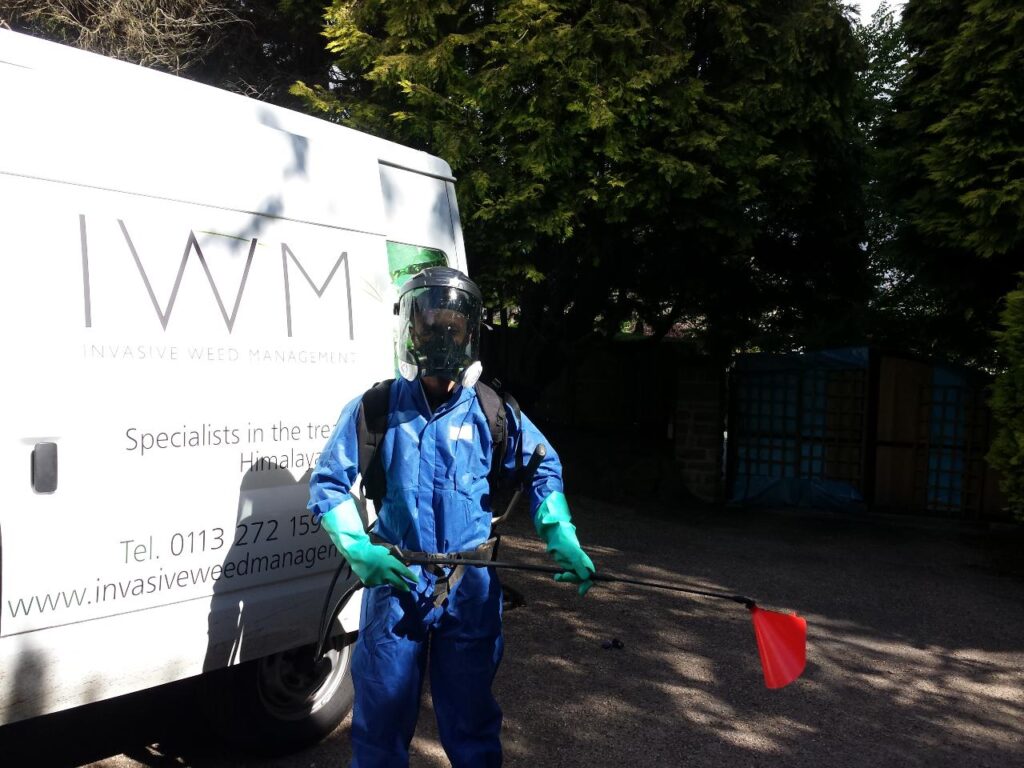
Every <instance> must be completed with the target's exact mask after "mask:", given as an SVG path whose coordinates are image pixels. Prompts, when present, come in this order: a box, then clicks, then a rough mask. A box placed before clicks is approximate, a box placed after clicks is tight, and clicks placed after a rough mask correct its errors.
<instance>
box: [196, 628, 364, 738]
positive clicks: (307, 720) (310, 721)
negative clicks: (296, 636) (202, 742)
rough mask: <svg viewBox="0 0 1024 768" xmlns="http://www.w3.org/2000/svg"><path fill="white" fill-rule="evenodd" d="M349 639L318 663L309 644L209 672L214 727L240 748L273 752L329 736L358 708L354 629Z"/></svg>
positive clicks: (206, 704)
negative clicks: (355, 703)
mask: <svg viewBox="0 0 1024 768" xmlns="http://www.w3.org/2000/svg"><path fill="white" fill-rule="evenodd" d="M347 639H348V640H349V642H346V643H344V644H342V643H336V644H335V646H336V647H335V648H332V649H330V650H328V651H327V653H326V654H325V655H324V657H323V658H322V659H320V661H319V662H316V663H314V661H313V646H311V645H306V646H302V647H301V648H295V649H293V650H290V651H284V652H282V653H275V654H272V655H270V656H265V657H264V658H262V659H256V660H255V661H250V662H246V663H245V664H241V665H239V666H237V667H229V668H227V669H223V670H219V671H218V672H215V673H213V674H208V675H204V685H203V686H202V687H201V694H202V699H203V701H202V707H203V709H204V710H205V712H206V715H207V717H208V719H209V720H210V722H211V724H212V725H213V727H214V729H215V730H216V731H217V732H218V734H219V735H220V736H221V737H222V738H224V740H225V741H227V742H229V743H230V744H232V745H233V746H236V747H238V748H239V749H242V750H245V751H247V752H255V753H259V754H267V755H280V754H285V753H288V752H294V751H296V750H299V749H302V748H304V747H308V746H311V745H313V744H315V743H317V742H318V741H320V740H321V739H323V738H324V737H325V736H327V735H328V734H329V733H331V732H332V731H333V730H334V729H335V728H337V727H338V725H339V724H340V723H341V721H342V720H344V719H345V717H346V715H348V713H349V711H350V710H351V709H352V701H353V698H354V696H355V694H354V692H353V689H352V674H351V672H352V648H353V644H352V640H353V639H354V635H353V636H352V637H350V638H347ZM337 646H340V647H337Z"/></svg>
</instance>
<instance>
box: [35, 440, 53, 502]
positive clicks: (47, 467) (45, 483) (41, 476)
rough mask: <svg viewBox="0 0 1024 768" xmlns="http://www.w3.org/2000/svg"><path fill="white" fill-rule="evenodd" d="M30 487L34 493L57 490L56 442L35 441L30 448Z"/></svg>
mask: <svg viewBox="0 0 1024 768" xmlns="http://www.w3.org/2000/svg"><path fill="white" fill-rule="evenodd" d="M32 489H33V490H34V491H35V492H36V493H53V492H54V491H56V490H57V444H56V443H36V447H35V448H33V449H32Z"/></svg>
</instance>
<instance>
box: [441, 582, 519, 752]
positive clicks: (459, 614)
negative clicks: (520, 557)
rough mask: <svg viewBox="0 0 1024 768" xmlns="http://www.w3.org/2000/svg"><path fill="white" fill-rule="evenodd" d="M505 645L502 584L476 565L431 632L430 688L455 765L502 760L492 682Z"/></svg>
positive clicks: (446, 747) (443, 735)
mask: <svg viewBox="0 0 1024 768" xmlns="http://www.w3.org/2000/svg"><path fill="white" fill-rule="evenodd" d="M503 648H504V641H503V639H502V634H501V585H500V584H499V583H498V580H497V578H493V577H491V576H490V574H489V573H488V572H487V571H485V570H482V569H478V568H470V569H468V570H467V573H466V574H465V575H464V576H463V578H462V581H461V582H460V583H459V585H458V588H457V589H456V591H455V594H454V595H453V599H452V602H451V605H449V606H448V609H447V610H446V611H445V613H444V615H443V616H442V617H441V618H440V620H439V621H438V623H437V624H436V625H435V627H434V630H433V632H432V633H431V638H430V691H431V694H432V696H433V700H434V711H435V713H436V714H437V725H438V731H439V733H440V736H441V744H442V746H444V750H445V753H446V754H447V755H448V759H449V760H450V761H451V763H452V768H497V767H498V766H500V765H501V708H500V707H499V706H498V702H497V701H495V699H494V696H493V694H492V693H491V683H492V682H493V681H494V675H495V673H496V672H497V671H498V664H499V663H500V662H501V654H502V650H503Z"/></svg>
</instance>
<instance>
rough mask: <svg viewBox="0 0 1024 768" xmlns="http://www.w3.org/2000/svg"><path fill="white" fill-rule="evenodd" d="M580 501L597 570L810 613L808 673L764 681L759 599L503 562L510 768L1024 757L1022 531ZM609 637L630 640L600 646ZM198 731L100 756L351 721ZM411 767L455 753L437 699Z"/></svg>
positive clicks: (326, 746)
mask: <svg viewBox="0 0 1024 768" xmlns="http://www.w3.org/2000/svg"><path fill="white" fill-rule="evenodd" d="M573 510H574V516H575V518H576V521H577V524H578V527H579V532H580V538H581V540H582V541H583V543H584V546H585V547H586V548H587V549H588V551H589V552H590V554H591V556H592V557H593V559H594V560H595V562H596V563H597V564H598V567H599V568H603V569H605V570H607V571H609V572H615V573H620V574H624V575H627V574H628V575H632V576H636V577H641V578H650V579H656V580H663V581H673V580H685V581H687V582H690V583H691V584H695V585H700V586H702V587H704V588H709V589H714V590H722V591H727V592H730V593H743V594H747V595H750V596H751V597H754V598H756V599H757V600H758V601H759V603H760V604H761V605H762V606H763V607H766V608H776V609H786V610H796V611H797V612H798V613H800V614H801V615H802V616H804V617H806V618H807V620H808V625H809V629H808V666H807V671H806V672H805V674H804V676H803V677H802V678H801V679H800V680H798V681H797V682H796V683H794V684H793V685H791V686H789V687H787V688H785V689H782V690H779V691H769V690H767V689H765V687H764V685H763V682H762V679H761V676H760V675H761V673H760V666H759V663H758V659H757V650H756V645H755V641H754V636H753V630H752V628H751V625H750V619H749V616H748V614H747V612H746V610H745V609H744V608H743V607H742V606H741V605H737V604H735V603H731V602H726V601H719V600H708V599H701V598H693V599H691V598H689V597H687V596H685V595H678V594H674V593H670V592H659V591H655V590H649V589H642V588H636V587H626V586H622V585H598V586H596V587H595V588H594V589H593V590H592V591H591V592H590V594H588V595H587V596H586V597H585V598H582V599H581V598H579V597H577V596H576V594H575V591H574V590H572V589H570V588H568V587H566V586H563V585H558V584H555V583H554V582H552V581H550V580H549V577H547V576H545V575H541V574H528V573H522V572H515V573H506V575H505V577H504V581H505V583H506V584H508V585H510V586H512V587H514V588H515V589H517V590H519V591H520V592H522V593H523V595H524V597H525V601H526V604H525V605H522V606H519V607H516V608H514V609H512V610H510V611H508V612H507V614H506V620H505V632H506V651H505V661H504V663H503V665H502V667H501V670H500V672H499V674H498V679H497V681H496V683H495V689H496V693H497V696H498V699H499V701H500V702H501V703H502V706H503V708H504V711H505V725H504V744H505V755H506V765H509V766H524V767H525V766H530V767H531V768H532V767H534V766H540V767H543V766H552V767H554V766H557V767H558V768H574V767H576V766H580V767H583V766H587V767H588V768H592V767H593V766H622V765H626V766H681V765H685V766H728V767H730V768H732V767H734V766H762V765H763V766H772V767H773V768H778V767H779V766H814V768H819V767H820V766H823V765H824V766H871V767H872V768H878V767H879V766H901V767H902V766H917V765H920V766H929V768H936V767H937V766H978V767H981V766H993V767H995V766H999V767H1000V768H1003V767H1004V766H1012V765H1016V766H1021V765H1024V672H1022V669H1024V556H1022V552H1024V547H1022V544H1024V536H1022V535H1021V533H1020V531H1019V530H1018V529H1006V530H1004V531H1001V532H998V533H995V534H993V533H984V534H981V533H971V532H967V531H964V530H962V529H957V528H952V527H948V526H947V527H943V526H940V525H934V526H932V525H930V526H927V527H923V526H917V525H910V524H907V523H904V522H892V521H891V520H889V519H884V520H883V519H877V518H876V519H872V520H858V519H855V518H852V517H841V518H838V517H835V516H833V515H830V514H828V513H800V514H797V513H792V512H786V513H784V512H763V511H762V512H756V511H746V512H726V513H722V512H718V513H713V512H690V513H674V514H672V515H669V514H668V513H667V512H661V513H659V511H658V510H646V511H641V510H624V509H622V508H621V507H616V506H611V505H606V504H602V503H599V502H595V501H591V500H587V499H582V498H579V497H577V498H576V499H575V501H574V503H573ZM501 556H502V559H506V560H522V561H530V562H547V561H546V557H545V555H544V554H543V550H542V545H541V544H540V542H539V541H538V540H537V538H536V537H535V536H533V535H532V532H531V531H530V530H529V527H528V522H527V521H526V520H525V517H524V516H520V517H519V518H518V519H516V520H513V521H511V524H510V526H509V529H508V530H507V531H506V535H505V538H504V540H503V543H502V553H501ZM613 638H616V639H619V640H620V641H621V642H622V645H623V647H622V648H621V649H617V648H609V649H605V648H603V647H602V643H605V644H607V643H606V642H605V641H609V640H611V639H613ZM166 725H167V724H166V723H165V726H166ZM164 730H167V729H166V728H165V729H164ZM197 731H198V728H197V727H196V726H194V725H189V724H188V723H187V721H182V722H181V723H178V724H177V725H176V726H174V727H172V728H170V732H168V733H165V735H163V736H162V737H161V738H162V740H161V742H160V743H159V744H156V745H153V746H149V747H145V746H141V744H140V746H137V747H131V748H125V752H124V753H123V754H120V755H117V756H115V757H110V758H106V759H103V760H100V761H98V762H93V763H89V765H94V766H97V767H98V768H138V766H150V767H152V768H161V767H162V766H171V765H173V766H195V767H196V768H228V767H231V768H235V767H240V766H266V767H267V768H269V767H271V766H273V767H275V768H300V767H301V768H311V767H313V766H315V767H318V768H323V767H326V766H344V765H347V763H348V759H349V757H350V751H349V747H348V722H347V721H346V722H345V723H344V724H342V726H341V727H340V728H339V729H338V730H337V731H336V732H335V733H334V734H332V736H331V737H330V738H329V739H328V740H326V741H325V742H323V743H322V744H320V745H318V746H316V747H314V748H312V749H309V750H307V751H306V752H304V753H301V754H299V755H293V756H290V757H287V758H280V759H276V760H255V759H252V758H243V757H240V756H237V755H231V754H229V753H227V752H226V751H225V750H224V748H223V747H220V746H217V745H216V744H215V743H214V742H211V741H210V740H208V739H205V738H202V737H201V736H199V735H197ZM142 743H143V744H144V743H145V742H142ZM108 754H109V753H108ZM412 765H413V766H418V767H422V768H427V767H428V766H429V767H431V768H433V767H435V766H436V767H437V768H441V767H443V766H447V765H448V762H447V760H446V759H445V757H444V753H443V751H442V750H441V748H440V745H439V743H438V739H437V729H436V726H435V724H434V718H433V712H432V710H431V706H430V701H429V695H427V696H426V697H425V700H424V704H423V711H422V714H421V719H420V725H419V729H418V731H417V735H416V738H415V740H414V742H413V759H412Z"/></svg>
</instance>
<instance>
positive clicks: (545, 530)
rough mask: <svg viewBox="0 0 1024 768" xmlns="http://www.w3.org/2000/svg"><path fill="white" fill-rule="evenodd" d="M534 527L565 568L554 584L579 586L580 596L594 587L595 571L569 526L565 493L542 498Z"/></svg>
mask: <svg viewBox="0 0 1024 768" xmlns="http://www.w3.org/2000/svg"><path fill="white" fill-rule="evenodd" d="M534 526H535V527H536V528H537V533H538V534H539V535H540V537H541V538H542V539H543V540H544V543H545V544H547V545H548V553H549V554H550V555H551V557H552V558H554V560H555V562H556V563H558V564H559V565H560V566H562V567H563V568H565V569H566V570H565V572H564V573H556V574H555V581H564V582H568V583H570V584H579V585H580V589H579V592H580V594H581V595H585V594H587V590H588V589H590V588H591V587H592V586H594V582H593V581H592V580H591V576H593V575H594V573H595V571H596V570H597V569H596V568H594V563H593V562H592V561H591V559H590V557H589V556H588V555H587V553H586V552H584V551H583V548H582V547H581V546H580V541H579V539H578V538H576V526H575V525H573V524H572V516H571V515H570V514H569V504H568V502H566V500H565V495H564V494H562V493H559V492H558V491H555V492H554V493H552V494H550V495H549V496H548V497H547V498H546V499H544V503H543V504H541V505H540V509H538V510H537V518H536V520H535V521H534Z"/></svg>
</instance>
